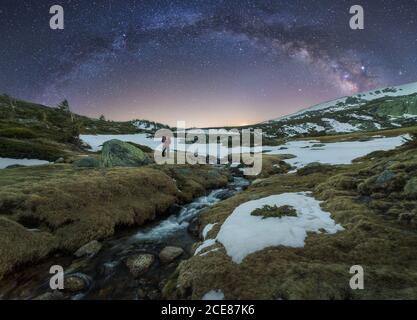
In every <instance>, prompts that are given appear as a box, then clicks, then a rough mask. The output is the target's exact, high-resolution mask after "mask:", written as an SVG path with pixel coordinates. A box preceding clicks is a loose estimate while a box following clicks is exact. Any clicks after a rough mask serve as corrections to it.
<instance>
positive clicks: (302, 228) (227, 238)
mask: <svg viewBox="0 0 417 320" xmlns="http://www.w3.org/2000/svg"><path fill="white" fill-rule="evenodd" d="M308 194H309V193H306V192H300V193H283V194H280V195H273V196H269V197H266V198H262V199H258V200H252V201H249V202H245V203H243V204H241V205H239V206H238V207H237V208H236V209H235V210H234V211H233V213H232V214H231V215H230V216H229V217H228V218H227V219H226V221H225V222H224V223H223V225H222V226H221V229H220V231H219V233H218V235H217V237H216V239H217V241H219V242H220V243H222V244H223V246H224V247H225V249H226V252H227V254H228V255H229V256H230V257H231V258H232V260H233V261H234V262H235V263H241V262H242V261H243V259H244V258H245V257H246V256H248V255H249V254H251V253H254V252H257V251H260V250H263V249H265V248H267V247H271V246H281V245H282V246H287V247H294V248H297V247H304V240H305V238H306V237H307V232H316V233H320V232H321V230H324V231H326V232H327V233H330V234H334V233H336V232H338V231H341V230H344V229H343V227H342V226H341V225H339V224H336V223H335V222H334V220H333V219H332V218H331V216H330V213H328V212H325V211H323V210H322V209H321V208H320V201H318V200H316V199H314V198H312V197H310V196H308ZM265 205H269V206H274V205H276V206H278V207H279V206H284V205H289V206H292V207H293V208H294V209H295V210H296V211H297V216H296V217H281V218H274V217H270V218H264V217H260V216H253V215H251V213H252V212H253V211H254V210H255V209H258V208H262V207H264V206H265Z"/></svg>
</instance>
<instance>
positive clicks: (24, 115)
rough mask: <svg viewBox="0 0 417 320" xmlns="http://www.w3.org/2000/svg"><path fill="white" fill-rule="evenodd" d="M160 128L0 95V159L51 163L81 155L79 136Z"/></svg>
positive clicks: (141, 121)
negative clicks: (70, 156) (46, 161)
mask: <svg viewBox="0 0 417 320" xmlns="http://www.w3.org/2000/svg"><path fill="white" fill-rule="evenodd" d="M162 127H166V126H165V125H163V124H160V123H156V122H152V121H147V120H132V121H125V122H117V121H107V120H105V119H94V118H89V117H86V116H82V115H78V114H74V113H72V112H70V111H69V110H64V109H60V108H51V107H47V106H43V105H40V104H35V103H31V102H26V101H22V100H17V99H15V98H13V97H9V96H7V95H0V157H9V158H29V159H41V160H48V161H55V160H57V159H58V158H60V157H65V156H69V155H73V154H77V153H80V152H83V151H84V150H85V148H84V147H85V146H84V145H83V144H82V142H81V141H80V140H79V134H135V133H142V132H146V133H152V132H154V131H155V130H157V129H159V128H162Z"/></svg>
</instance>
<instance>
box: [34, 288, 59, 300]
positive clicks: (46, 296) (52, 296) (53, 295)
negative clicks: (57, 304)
mask: <svg viewBox="0 0 417 320" xmlns="http://www.w3.org/2000/svg"><path fill="white" fill-rule="evenodd" d="M64 298H65V296H64V294H63V293H62V292H61V291H58V290H54V291H48V292H45V293H42V294H41V295H39V296H37V297H36V298H35V299H34V300H63V299H64Z"/></svg>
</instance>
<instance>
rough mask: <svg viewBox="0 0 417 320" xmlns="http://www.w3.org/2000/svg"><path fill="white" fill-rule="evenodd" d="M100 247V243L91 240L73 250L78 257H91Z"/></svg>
mask: <svg viewBox="0 0 417 320" xmlns="http://www.w3.org/2000/svg"><path fill="white" fill-rule="evenodd" d="M101 247H102V244H101V243H100V242H98V241H97V240H93V241H91V242H89V243H87V244H86V245H84V246H82V247H81V248H79V249H78V250H77V251H75V253H74V255H75V256H76V257H78V258H81V257H92V256H94V255H96V254H97V253H98V252H99V251H100V249H101Z"/></svg>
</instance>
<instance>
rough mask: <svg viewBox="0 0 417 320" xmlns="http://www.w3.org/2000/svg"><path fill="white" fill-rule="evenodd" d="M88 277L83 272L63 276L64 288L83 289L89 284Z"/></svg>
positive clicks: (72, 290)
mask: <svg viewBox="0 0 417 320" xmlns="http://www.w3.org/2000/svg"><path fill="white" fill-rule="evenodd" d="M89 282H90V281H89V278H88V276H87V275H85V274H83V273H74V274H71V275H68V276H65V279H64V289H65V290H66V291H70V292H79V291H84V290H85V289H87V287H88V286H89Z"/></svg>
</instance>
